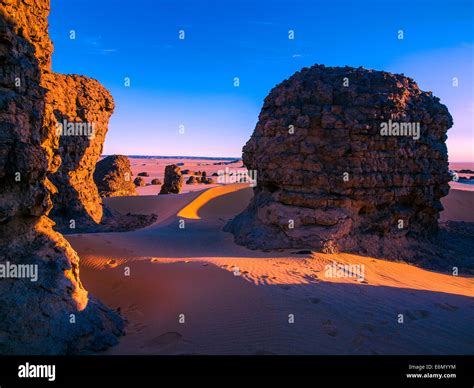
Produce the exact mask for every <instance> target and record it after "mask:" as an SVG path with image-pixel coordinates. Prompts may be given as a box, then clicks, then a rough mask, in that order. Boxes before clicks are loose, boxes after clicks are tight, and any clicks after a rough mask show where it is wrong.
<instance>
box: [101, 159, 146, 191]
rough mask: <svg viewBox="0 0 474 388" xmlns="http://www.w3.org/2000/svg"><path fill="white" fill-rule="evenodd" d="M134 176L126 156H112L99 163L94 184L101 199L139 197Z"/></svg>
mask: <svg viewBox="0 0 474 388" xmlns="http://www.w3.org/2000/svg"><path fill="white" fill-rule="evenodd" d="M132 175H133V174H132V169H131V168H130V161H129V160H128V158H127V157H126V156H124V155H110V156H107V157H105V158H104V159H102V160H101V161H99V162H98V163H97V165H96V167H95V171H94V182H95V184H96V185H97V189H98V190H99V195H100V196H101V197H120V196H127V195H137V192H136V190H135V185H134V183H133V181H132Z"/></svg>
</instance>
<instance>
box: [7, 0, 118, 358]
mask: <svg viewBox="0 0 474 388" xmlns="http://www.w3.org/2000/svg"><path fill="white" fill-rule="evenodd" d="M48 14H49V0H35V1H12V0H0V63H1V74H2V76H1V77H0V87H1V89H2V98H1V99H0V122H1V123H2V130H1V135H0V263H1V264H3V265H7V263H8V265H10V266H18V265H29V266H36V267H35V268H36V269H37V270H36V271H35V272H36V273H37V279H36V281H32V280H33V278H30V279H26V278H25V279H18V278H14V277H11V278H5V279H1V280H0V333H1V335H0V354H8V355H14V354H71V353H84V352H90V351H101V350H104V349H106V348H107V347H109V346H112V345H114V344H116V343H117V342H118V339H117V338H118V336H120V335H121V334H123V321H122V319H121V318H120V317H119V315H118V314H116V313H115V312H113V311H111V310H109V309H108V308H106V307H105V306H104V305H103V304H102V303H100V302H99V301H97V300H96V299H95V298H93V297H91V296H90V295H89V294H88V292H87V290H86V289H85V288H84V287H83V285H82V283H81V280H80V277H79V257H78V255H77V253H76V252H75V251H74V250H73V249H72V247H71V246H70V244H69V243H68V242H67V240H66V239H65V238H64V237H63V236H62V235H61V234H59V233H57V232H56V231H54V230H53V229H52V226H53V224H54V223H53V221H51V220H50V219H49V218H48V213H49V212H50V210H51V208H52V200H51V195H52V194H53V193H54V192H55V191H56V188H55V186H54V185H53V184H52V183H51V182H50V180H49V179H48V176H49V175H50V174H52V173H54V172H55V171H57V169H58V167H59V166H60V163H61V157H60V155H59V153H58V148H59V139H58V136H57V134H56V124H57V119H56V116H55V114H54V112H53V110H52V109H51V106H48V104H49V102H50V100H49V97H48V95H47V94H48V82H49V78H50V77H51V54H52V50H53V46H52V43H51V41H50V39H49V36H48V31H47V29H48V21H47V17H48ZM32 272H33V271H32ZM32 272H31V273H32ZM73 316H74V318H75V323H71V322H72V321H71V317H73Z"/></svg>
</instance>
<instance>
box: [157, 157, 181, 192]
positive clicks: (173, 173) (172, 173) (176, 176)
mask: <svg viewBox="0 0 474 388" xmlns="http://www.w3.org/2000/svg"><path fill="white" fill-rule="evenodd" d="M183 180H184V178H183V174H182V173H181V169H180V168H179V167H178V166H177V165H175V164H170V165H169V166H166V168H165V177H164V182H163V186H161V190H160V194H179V193H180V192H181V188H182V187H183Z"/></svg>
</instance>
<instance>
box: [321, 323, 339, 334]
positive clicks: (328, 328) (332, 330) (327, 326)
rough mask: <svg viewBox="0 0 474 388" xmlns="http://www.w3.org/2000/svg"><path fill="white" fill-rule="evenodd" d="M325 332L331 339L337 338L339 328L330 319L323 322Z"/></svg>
mask: <svg viewBox="0 0 474 388" xmlns="http://www.w3.org/2000/svg"><path fill="white" fill-rule="evenodd" d="M323 330H324V331H325V332H326V334H327V335H329V336H331V337H336V336H337V328H336V326H334V324H333V323H332V321H331V320H330V319H328V320H326V321H324V322H323Z"/></svg>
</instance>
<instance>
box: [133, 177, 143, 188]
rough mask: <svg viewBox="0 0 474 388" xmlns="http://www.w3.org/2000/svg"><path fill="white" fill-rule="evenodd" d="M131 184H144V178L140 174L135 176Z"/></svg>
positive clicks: (139, 185) (138, 185)
mask: <svg viewBox="0 0 474 388" xmlns="http://www.w3.org/2000/svg"><path fill="white" fill-rule="evenodd" d="M133 184H134V185H135V186H137V187H141V186H145V179H143V178H142V177H141V176H137V177H136V178H135V179H134V180H133Z"/></svg>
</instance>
